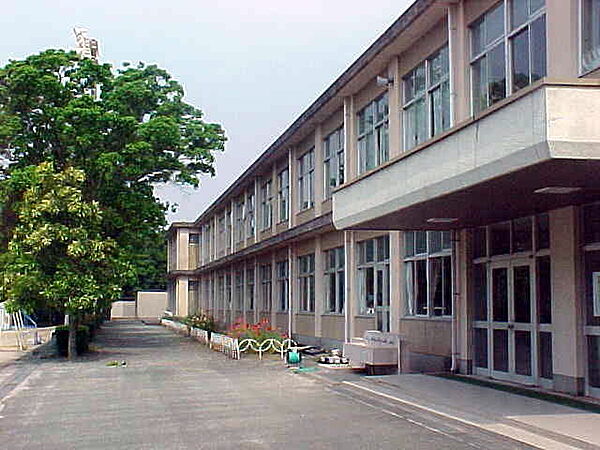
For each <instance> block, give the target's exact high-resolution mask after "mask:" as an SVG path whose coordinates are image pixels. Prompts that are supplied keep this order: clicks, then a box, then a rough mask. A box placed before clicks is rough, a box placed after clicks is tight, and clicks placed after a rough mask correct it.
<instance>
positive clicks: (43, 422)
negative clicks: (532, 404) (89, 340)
mask: <svg viewBox="0 0 600 450" xmlns="http://www.w3.org/2000/svg"><path fill="white" fill-rule="evenodd" d="M97 344H98V346H99V351H98V352H97V353H96V354H93V355H91V356H90V357H87V358H84V359H82V360H81V361H78V362H74V363H69V362H66V361H60V360H32V361H29V362H27V363H23V364H22V365H21V366H20V367H18V368H17V372H16V375H18V376H17V377H16V378H14V381H13V383H12V384H11V385H10V386H4V390H2V388H3V387H2V386H0V392H1V393H0V446H1V447H2V448H10V449H21V448H27V449H36V448H44V449H55V448H56V449H58V448H60V449H65V448H67V449H70V448H78V449H79V448H81V449H106V448H118V449H140V448H143V449H185V448H207V449H265V448H269V449H281V448H286V449H318V448H323V449H331V448H339V449H398V448H419V449H436V450H440V449H450V448H494V449H506V448H529V447H527V446H526V445H523V444H521V443H519V442H517V441H514V440H511V439H508V438H506V437H502V436H499V435H497V434H494V433H490V432H488V431H485V430H481V429H480V428H478V427H473V426H470V425H468V424H466V423H462V422H460V421H456V420H453V419H449V418H444V417H439V416H437V415H435V414H430V413H428V412H425V411H420V410H415V409H414V408H411V407H407V406H405V405H402V404H397V403H396V402H388V401H387V400H386V399H382V398H379V397H378V396H375V395H371V394H369V393H367V392H360V390H358V389H355V388H350V387H346V386H343V385H341V384H335V385H332V383H327V384H326V383H323V382H322V380H319V379H315V378H312V377H308V376H303V375H293V374H291V373H290V372H289V371H288V370H287V369H286V368H285V367H284V365H283V363H282V362H281V361H280V360H278V359H272V360H267V361H257V360H256V359H255V358H253V357H246V358H245V359H243V360H242V361H232V360H228V359H226V358H225V357H224V356H223V355H221V354H219V353H215V352H211V351H210V350H208V349H206V347H204V346H201V345H199V344H198V343H196V342H193V341H191V340H190V339H188V338H183V337H180V336H177V335H175V334H173V333H171V332H169V331H167V330H166V329H164V328H161V327H157V326H144V325H142V324H141V323H137V322H125V323H123V322H121V323H111V324H108V325H107V326H106V327H105V328H104V329H103V331H102V332H101V333H100V335H99V337H98V340H97ZM115 359H116V360H126V361H127V367H119V368H117V367H108V366H107V365H106V363H107V362H108V361H111V360H115Z"/></svg>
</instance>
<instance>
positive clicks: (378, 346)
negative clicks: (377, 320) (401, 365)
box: [344, 330, 402, 375]
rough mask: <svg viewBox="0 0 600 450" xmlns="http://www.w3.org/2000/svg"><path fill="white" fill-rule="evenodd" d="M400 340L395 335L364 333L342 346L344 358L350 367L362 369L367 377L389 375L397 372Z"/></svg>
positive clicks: (399, 358)
mask: <svg viewBox="0 0 600 450" xmlns="http://www.w3.org/2000/svg"><path fill="white" fill-rule="evenodd" d="M401 344H402V339H401V338H400V336H399V335H397V334H392V333H383V332H381V331H375V330H369V331H365V334H364V335H363V337H362V338H353V339H352V340H351V341H350V342H347V343H345V344H344V356H345V357H346V358H348V359H349V360H350V367H353V368H364V369H365V370H366V372H367V375H390V374H393V373H397V372H398V361H401V357H400V355H401V351H402V348H401Z"/></svg>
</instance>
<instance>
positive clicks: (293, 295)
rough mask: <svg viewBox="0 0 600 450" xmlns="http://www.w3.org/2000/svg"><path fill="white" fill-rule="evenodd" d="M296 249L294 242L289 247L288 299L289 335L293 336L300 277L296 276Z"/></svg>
mask: <svg viewBox="0 0 600 450" xmlns="http://www.w3.org/2000/svg"><path fill="white" fill-rule="evenodd" d="M296 266H297V263H296V249H295V248H294V244H293V243H292V244H290V246H289V248H288V277H289V281H288V285H289V299H288V303H289V304H288V309H289V311H288V314H289V317H290V320H289V321H288V329H289V335H290V336H292V334H293V332H294V331H295V330H296V311H297V310H298V283H297V281H298V279H297V276H296Z"/></svg>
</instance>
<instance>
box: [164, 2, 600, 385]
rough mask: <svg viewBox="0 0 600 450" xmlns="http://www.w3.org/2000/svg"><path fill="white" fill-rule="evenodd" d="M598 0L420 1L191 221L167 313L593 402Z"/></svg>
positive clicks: (598, 376) (598, 303) (180, 235)
mask: <svg viewBox="0 0 600 450" xmlns="http://www.w3.org/2000/svg"><path fill="white" fill-rule="evenodd" d="M598 17H600V0H546V1H544V0H502V1H497V0H462V1H461V0H455V1H435V0H417V1H415V2H414V4H413V5H412V6H411V7H410V8H409V9H408V10H407V11H406V12H405V13H404V14H403V15H402V16H401V17H400V18H399V19H398V20H397V21H396V22H395V23H394V24H393V25H392V26H391V27H390V28H389V29H388V30H387V31H386V32H385V33H384V34H383V35H382V36H381V37H379V39H377V41H376V42H375V43H373V44H372V45H371V46H370V47H369V48H368V49H367V50H366V51H365V52H364V53H363V54H362V55H361V56H360V57H359V58H358V59H357V60H356V61H355V62H354V63H353V64H352V65H351V66H350V67H349V68H348V69H347V70H346V71H345V72H344V73H343V74H341V75H340V77H339V78H338V79H337V80H336V81H335V82H334V83H333V84H332V85H331V86H330V87H329V88H328V89H327V90H326V91H325V92H324V93H323V94H322V95H321V96H320V97H319V98H318V99H317V100H316V101H315V102H314V103H313V104H312V105H311V106H310V107H309V108H308V109H307V110H306V111H305V112H304V113H302V115H301V116H300V117H298V118H297V119H296V121H295V122H294V123H293V124H292V125H291V126H290V127H289V128H288V129H287V130H285V132H284V133H283V134H282V135H281V136H280V137H279V138H278V139H277V141H276V142H275V143H274V144H273V145H271V146H270V147H269V148H268V149H266V151H265V152H264V153H263V154H262V155H261V156H260V157H259V158H258V159H257V160H256V161H255V162H254V163H253V164H252V165H251V166H250V167H249V168H248V169H247V170H246V172H245V173H244V174H243V175H242V176H240V177H239V178H238V179H237V180H236V181H235V182H234V183H233V184H232V185H231V186H230V187H229V188H228V189H227V190H226V191H225V192H224V193H223V194H222V195H221V196H220V197H219V199H217V200H216V201H215V202H214V203H213V204H212V205H211V206H210V207H209V208H208V209H206V210H205V211H204V212H203V213H201V214H200V215H199V216H198V218H197V219H196V220H195V221H194V222H190V223H174V224H173V225H172V226H171V228H170V231H169V237H168V245H169V262H168V276H169V302H170V308H171V310H172V311H174V312H176V314H178V315H186V314H188V313H191V312H194V311H196V310H198V309H202V310H206V311H210V312H212V313H213V314H214V315H215V316H217V318H218V319H220V320H222V321H224V322H226V323H231V321H232V320H235V319H236V318H238V317H245V318H247V319H248V320H257V319H259V318H261V317H267V318H269V319H270V320H271V321H272V323H273V324H274V325H276V326H277V327H280V328H282V329H284V330H288V331H290V332H291V334H292V335H293V336H295V337H297V338H298V339H300V340H302V341H303V342H309V343H321V344H324V345H336V346H337V345H340V344H341V343H342V342H343V341H344V340H348V339H350V338H352V337H356V336H362V334H363V332H364V331H365V330H369V329H377V330H382V331H389V332H392V333H397V334H400V335H402V337H403V340H404V343H405V344H404V350H403V358H404V361H403V370H407V371H428V370H442V369H448V368H449V367H450V366H451V364H452V363H453V364H454V366H455V369H456V370H458V371H460V372H461V373H464V374H477V375H482V376H486V377H492V378H497V379H502V380H510V381H513V382H517V383H523V384H528V385H537V386H544V387H547V388H550V389H554V390H556V391H560V392H568V393H571V394H578V395H581V394H587V395H591V396H600V203H598V202H600V177H598V173H599V171H600V126H598V123H599V122H598V118H599V117H600V81H599V80H598V75H599V74H600V71H599V68H600V37H599V36H600V20H598Z"/></svg>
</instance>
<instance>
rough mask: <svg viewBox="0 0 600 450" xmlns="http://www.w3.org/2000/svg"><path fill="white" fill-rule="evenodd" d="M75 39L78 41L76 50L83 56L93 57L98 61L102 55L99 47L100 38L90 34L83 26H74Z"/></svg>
mask: <svg viewBox="0 0 600 450" xmlns="http://www.w3.org/2000/svg"><path fill="white" fill-rule="evenodd" d="M73 33H74V34H75V39H76V41H77V48H76V49H75V51H76V52H77V54H78V55H79V56H81V57H82V58H89V59H93V60H94V61H96V62H98V58H99V57H100V50H99V48H98V40H97V39H94V38H91V37H89V36H88V30H87V29H86V28H83V27H75V28H73Z"/></svg>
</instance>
